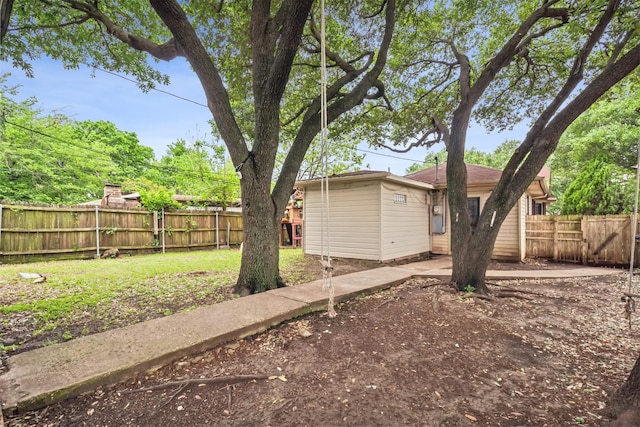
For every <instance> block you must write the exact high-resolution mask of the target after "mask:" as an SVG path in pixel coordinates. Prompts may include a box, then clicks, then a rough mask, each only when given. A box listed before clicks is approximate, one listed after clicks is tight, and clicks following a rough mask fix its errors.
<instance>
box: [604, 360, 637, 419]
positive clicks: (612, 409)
mask: <svg viewBox="0 0 640 427" xmlns="http://www.w3.org/2000/svg"><path fill="white" fill-rule="evenodd" d="M606 414H607V415H608V416H609V417H611V418H614V420H613V422H612V423H611V424H610V425H612V426H632V425H633V426H637V425H640V357H639V358H638V359H637V360H636V363H635V365H634V366H633V369H632V370H631V373H630V374H629V377H628V378H627V379H626V381H625V382H624V383H623V384H622V386H620V388H619V389H618V390H617V391H616V392H615V393H613V394H612V395H611V397H610V399H609V403H608V405H607V408H606Z"/></svg>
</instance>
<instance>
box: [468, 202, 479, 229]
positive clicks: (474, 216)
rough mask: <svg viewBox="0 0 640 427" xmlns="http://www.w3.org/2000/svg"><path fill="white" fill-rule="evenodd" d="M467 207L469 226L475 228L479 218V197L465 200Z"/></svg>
mask: <svg viewBox="0 0 640 427" xmlns="http://www.w3.org/2000/svg"><path fill="white" fill-rule="evenodd" d="M467 206H468V207H469V219H470V220H471V226H472V227H475V226H476V224H477V223H478V218H479V217H480V197H469V198H468V199H467Z"/></svg>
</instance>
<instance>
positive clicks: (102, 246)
mask: <svg viewBox="0 0 640 427" xmlns="http://www.w3.org/2000/svg"><path fill="white" fill-rule="evenodd" d="M242 238H243V234H242V215H241V214H239V213H232V212H215V211H200V210H177V211H162V212H148V211H146V210H142V209H114V208H107V207H101V206H86V207H85V206H69V207H58V206H31V205H18V204H0V262H4V263H12V262H25V261H36V260H43V259H68V258H88V257H95V256H99V255H100V254H101V253H102V252H103V251H104V250H106V249H111V248H118V250H120V251H121V252H125V253H135V252H138V253H140V252H142V253H144V252H161V251H162V252H164V251H167V250H189V249H203V248H219V247H220V246H231V245H239V244H240V243H242Z"/></svg>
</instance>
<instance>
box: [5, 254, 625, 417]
mask: <svg viewBox="0 0 640 427" xmlns="http://www.w3.org/2000/svg"><path fill="white" fill-rule="evenodd" d="M621 272H623V270H614V269H606V268H590V267H580V266H577V267H576V268H575V269H562V270H561V269H558V270H535V271H534V270H514V271H488V272H487V278H490V279H517V278H529V277H533V278H560V277H579V276H596V275H605V274H616V273H621ZM416 276H426V277H442V278H448V277H451V258H449V257H439V258H436V259H433V260H429V261H421V262H416V263H412V264H406V265H402V266H397V267H381V268H376V269H373V270H367V271H361V272H357V273H352V274H347V275H344V276H338V277H334V278H333V280H332V283H333V285H334V288H335V301H336V302H340V301H344V300H347V299H350V298H353V297H355V296H357V295H360V294H363V293H372V292H375V291H378V290H380V289H384V288H388V287H391V286H394V285H397V284H399V283H402V282H404V281H406V280H407V279H409V278H411V277H416ZM327 300H328V295H327V291H325V290H323V289H322V281H321V280H319V281H315V282H310V283H306V284H303V285H298V286H294V287H290V288H281V289H275V290H272V291H268V292H264V293H261V294H257V295H251V296H248V297H244V298H238V299H234V300H231V301H226V302H223V303H220V304H215V305H211V306H206V307H201V308H199V309H196V310H192V311H187V312H182V313H178V314H174V315H171V316H167V317H162V318H158V319H153V320H149V321H146V322H142V323H138V324H135V325H131V326H128V327H125V328H120V329H114V330H110V331H106V332H103V333H99V334H95V335H89V336H85V337H82V338H78V339H74V340H71V341H68V342H64V343H60V344H55V345H51V346H47V347H43V348H39V349H36V350H32V351H28V352H24V353H20V354H17V355H15V356H11V357H10V358H9V359H8V360H7V366H8V368H9V371H8V372H6V373H5V374H3V375H1V376H0V402H1V403H2V409H3V411H4V412H6V413H10V412H13V411H15V410H28V409H35V408H39V407H42V406H45V405H47V404H50V403H53V402H56V401H59V400H61V399H64V398H67V397H71V396H76V395H78V394H81V393H83V392H86V391H90V390H93V389H95V388H96V387H98V386H100V385H106V384H113V383H116V382H118V381H121V380H123V379H125V378H129V377H131V376H132V375H133V374H135V373H138V372H144V371H146V370H148V369H151V368H155V367H159V366H163V365H166V364H169V363H171V362H173V361H175V360H177V359H180V358H181V357H183V356H185V355H189V354H193V353H197V352H201V351H204V350H207V349H211V348H214V347H216V346H219V345H220V344H223V343H225V342H228V341H233V340H236V339H239V338H243V337H246V336H249V335H253V334H256V333H258V332H261V331H264V330H265V329H267V328H269V327H272V326H274V325H277V324H279V323H281V322H283V321H285V320H288V319H292V318H294V317H297V316H301V315H303V314H306V313H309V312H311V311H314V310H321V309H325V308H326V304H327ZM1 419H2V417H1V416H0V420H1ZM0 423H1V422H0Z"/></svg>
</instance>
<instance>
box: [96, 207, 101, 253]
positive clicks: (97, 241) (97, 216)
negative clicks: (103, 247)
mask: <svg viewBox="0 0 640 427" xmlns="http://www.w3.org/2000/svg"><path fill="white" fill-rule="evenodd" d="M96 258H100V217H99V215H98V206H97V205H96Z"/></svg>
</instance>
